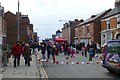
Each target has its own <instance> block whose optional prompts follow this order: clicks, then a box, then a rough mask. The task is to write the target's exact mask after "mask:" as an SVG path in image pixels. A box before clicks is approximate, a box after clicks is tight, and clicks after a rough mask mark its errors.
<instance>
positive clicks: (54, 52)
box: [52, 45, 57, 63]
mask: <svg viewBox="0 0 120 80" xmlns="http://www.w3.org/2000/svg"><path fill="white" fill-rule="evenodd" d="M56 49H57V48H56V46H55V45H53V47H52V59H53V63H55V60H56V59H55V54H56Z"/></svg>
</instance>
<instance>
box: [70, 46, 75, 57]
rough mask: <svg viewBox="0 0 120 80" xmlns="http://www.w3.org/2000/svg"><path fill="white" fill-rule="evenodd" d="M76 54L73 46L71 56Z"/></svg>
mask: <svg viewBox="0 0 120 80" xmlns="http://www.w3.org/2000/svg"><path fill="white" fill-rule="evenodd" d="M74 54H75V49H74V48H73V47H71V58H74V57H75V56H74Z"/></svg>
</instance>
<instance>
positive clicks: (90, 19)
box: [78, 9, 111, 25]
mask: <svg viewBox="0 0 120 80" xmlns="http://www.w3.org/2000/svg"><path fill="white" fill-rule="evenodd" d="M110 10H111V9H108V10H105V11H103V12H101V13H99V14H96V15H92V16H91V17H90V18H88V19H86V20H85V21H84V22H82V23H80V24H78V25H83V24H85V23H88V22H91V21H93V20H95V19H97V18H98V17H100V16H101V15H103V14H104V13H106V12H107V11H110Z"/></svg>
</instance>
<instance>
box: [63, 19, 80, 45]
mask: <svg viewBox="0 0 120 80" xmlns="http://www.w3.org/2000/svg"><path fill="white" fill-rule="evenodd" d="M79 23H80V21H79V20H78V19H75V20H74V21H69V22H68V23H65V24H64V25H63V28H62V37H63V38H64V39H66V40H68V42H69V43H74V37H75V31H74V29H75V27H76V25H78V24H79Z"/></svg>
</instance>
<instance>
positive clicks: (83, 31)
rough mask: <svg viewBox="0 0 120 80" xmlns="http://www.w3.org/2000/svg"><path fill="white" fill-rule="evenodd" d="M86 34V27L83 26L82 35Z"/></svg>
mask: <svg viewBox="0 0 120 80" xmlns="http://www.w3.org/2000/svg"><path fill="white" fill-rule="evenodd" d="M84 33H85V26H82V35H84Z"/></svg>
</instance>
